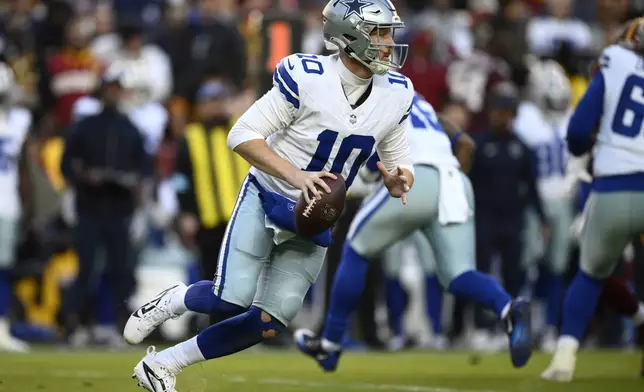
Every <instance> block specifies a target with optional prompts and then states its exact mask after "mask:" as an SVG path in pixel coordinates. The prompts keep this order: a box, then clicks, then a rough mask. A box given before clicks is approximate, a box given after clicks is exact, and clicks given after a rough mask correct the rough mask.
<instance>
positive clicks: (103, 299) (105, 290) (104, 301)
mask: <svg viewBox="0 0 644 392" xmlns="http://www.w3.org/2000/svg"><path fill="white" fill-rule="evenodd" d="M97 295H98V298H97V314H96V322H97V323H98V325H115V323H116V309H114V296H113V295H112V289H111V288H110V281H109V277H108V275H107V274H106V273H104V274H103V275H102V276H101V281H100V282H99V284H98V290H97Z"/></svg>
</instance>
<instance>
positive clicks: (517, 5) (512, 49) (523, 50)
mask: <svg viewBox="0 0 644 392" xmlns="http://www.w3.org/2000/svg"><path fill="white" fill-rule="evenodd" d="M504 3H505V5H503V7H502V8H501V12H500V14H499V16H498V17H497V18H496V20H495V21H494V22H493V23H494V26H495V28H496V29H498V30H499V34H500V35H501V36H502V38H501V41H502V42H503V46H504V47H506V58H505V60H506V61H507V62H508V64H509V65H510V68H512V79H513V81H514V82H515V83H516V84H518V85H519V86H522V85H523V84H524V82H525V80H524V76H525V73H526V72H527V71H526V69H525V65H524V64H525V57H526V55H527V54H528V44H527V42H526V30H527V27H528V21H529V16H530V13H529V9H528V8H527V6H526V5H525V3H524V1H523V0H506V1H505V2H504ZM521 72H523V74H520V73H521Z"/></svg>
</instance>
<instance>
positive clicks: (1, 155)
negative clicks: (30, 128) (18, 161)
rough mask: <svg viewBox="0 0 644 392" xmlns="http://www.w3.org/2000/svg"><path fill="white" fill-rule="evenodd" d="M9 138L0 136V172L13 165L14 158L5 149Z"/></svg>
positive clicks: (4, 171)
mask: <svg viewBox="0 0 644 392" xmlns="http://www.w3.org/2000/svg"><path fill="white" fill-rule="evenodd" d="M9 142H10V139H9V138H0V173H6V172H8V171H9V170H11V169H12V167H13V162H14V160H15V158H14V157H13V156H12V155H11V154H9V153H8V152H7V151H6V145H7V144H8V143H9Z"/></svg>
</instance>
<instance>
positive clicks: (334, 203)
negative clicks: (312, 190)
mask: <svg viewBox="0 0 644 392" xmlns="http://www.w3.org/2000/svg"><path fill="white" fill-rule="evenodd" d="M333 174H335V175H336V177H337V178H338V179H337V180H334V179H332V178H328V177H325V178H322V180H323V181H324V182H325V183H326V184H327V185H328V186H329V188H331V193H326V192H325V191H324V190H322V189H321V188H320V187H319V186H317V188H318V189H319V190H320V193H321V194H322V198H321V199H320V200H316V199H315V198H312V200H311V202H310V203H308V204H307V203H306V200H304V195H303V194H302V195H300V198H299V199H298V200H297V203H296V204H295V229H296V231H297V234H298V235H300V236H302V237H307V238H311V237H314V236H316V235H318V234H320V233H322V232H323V231H325V230H327V229H329V228H330V227H331V226H333V225H334V224H335V222H336V221H337V220H338V218H340V214H342V210H343V209H344V199H345V197H346V196H347V186H346V184H345V182H344V178H342V175H340V174H338V173H333Z"/></svg>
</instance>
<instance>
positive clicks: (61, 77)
mask: <svg viewBox="0 0 644 392" xmlns="http://www.w3.org/2000/svg"><path fill="white" fill-rule="evenodd" d="M85 29H86V27H85V25H84V24H83V22H82V20H80V19H75V20H72V21H71V22H70V23H69V25H68V27H67V31H66V33H67V37H66V38H67V45H66V46H65V47H64V48H63V49H61V50H60V51H59V52H58V53H56V54H55V55H53V56H52V57H51V58H50V59H49V61H48V63H47V69H48V71H49V74H50V78H51V79H50V80H51V82H50V85H49V89H50V93H51V96H50V99H51V103H52V106H51V107H52V108H53V113H52V115H53V125H54V129H53V131H54V132H56V131H60V130H62V129H63V128H65V127H67V126H68V125H69V124H70V123H71V115H72V106H73V105H74V102H76V100H77V99H78V98H80V97H83V96H86V95H89V94H91V93H92V92H93V91H94V90H95V89H96V87H97V86H98V81H99V75H100V71H101V64H100V61H99V60H98V59H97V58H96V57H94V55H93V54H92V52H91V51H90V49H89V48H88V47H87V44H88V38H89V32H87V31H85Z"/></svg>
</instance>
